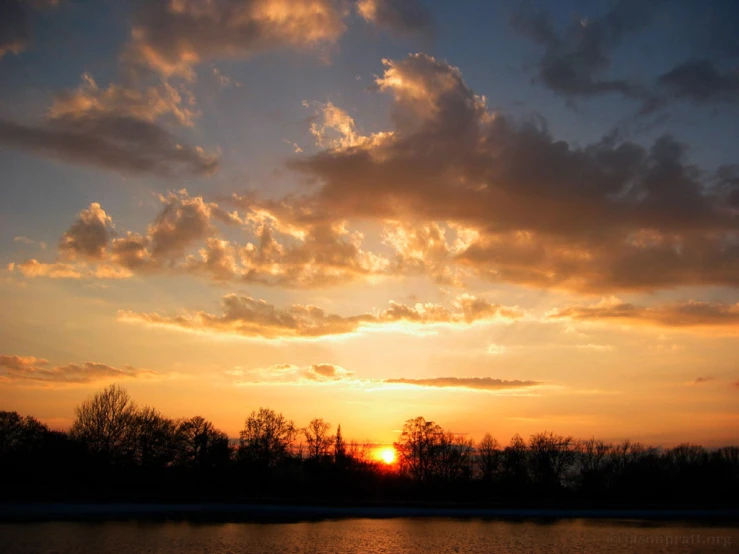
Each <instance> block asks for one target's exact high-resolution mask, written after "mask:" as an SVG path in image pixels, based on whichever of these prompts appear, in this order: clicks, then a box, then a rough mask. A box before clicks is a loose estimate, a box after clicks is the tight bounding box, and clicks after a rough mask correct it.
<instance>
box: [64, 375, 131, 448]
mask: <svg viewBox="0 0 739 554" xmlns="http://www.w3.org/2000/svg"><path fill="white" fill-rule="evenodd" d="M75 412H76V415H77V418H76V419H75V421H74V423H73V424H72V429H71V430H70V435H71V436H72V437H73V438H75V439H77V440H80V441H83V442H84V443H86V444H87V446H88V448H89V449H90V450H91V451H92V452H97V453H101V454H108V455H122V454H125V452H126V451H127V449H128V441H129V439H130V432H131V427H132V424H133V421H134V417H135V415H136V406H135V404H134V403H133V401H132V400H131V398H130V397H129V396H128V393H127V392H126V391H125V390H124V389H122V388H121V387H119V386H118V385H110V386H109V387H107V388H105V389H103V390H102V391H100V392H98V393H95V394H94V395H92V396H91V397H90V398H88V399H87V400H85V401H84V402H83V403H82V404H80V405H79V406H77V409H76V410H75Z"/></svg>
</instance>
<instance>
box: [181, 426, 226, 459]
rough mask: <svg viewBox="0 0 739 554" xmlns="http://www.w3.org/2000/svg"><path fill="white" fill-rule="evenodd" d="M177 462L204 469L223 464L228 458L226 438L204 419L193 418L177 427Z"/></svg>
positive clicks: (224, 434)
mask: <svg viewBox="0 0 739 554" xmlns="http://www.w3.org/2000/svg"><path fill="white" fill-rule="evenodd" d="M176 436H177V444H178V452H177V462H178V463H179V464H181V465H185V466H192V467H199V468H206V467H216V466H219V465H223V464H225V463H226V462H227V461H228V459H229V456H230V450H229V444H228V436H227V435H226V433H224V432H223V431H220V430H218V429H216V428H215V426H214V425H213V424H212V423H211V422H210V421H207V420H206V419H204V418H202V417H200V416H195V417H191V418H190V419H185V420H182V421H180V422H179V423H178V425H177V431H176Z"/></svg>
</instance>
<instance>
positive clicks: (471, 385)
mask: <svg viewBox="0 0 739 554" xmlns="http://www.w3.org/2000/svg"><path fill="white" fill-rule="evenodd" d="M384 382H385V383H389V384H399V385H412V386H416V387H433V388H456V389H472V390H486V391H500V390H506V389H520V388H526V387H536V386H540V385H542V384H543V383H540V382H538V381H517V380H511V381H506V380H504V379H493V378H492V377H435V378H432V379H406V378H398V379H385V381H384Z"/></svg>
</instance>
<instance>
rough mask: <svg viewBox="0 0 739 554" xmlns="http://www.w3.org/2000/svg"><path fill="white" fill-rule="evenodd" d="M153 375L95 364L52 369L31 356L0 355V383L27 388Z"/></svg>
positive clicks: (43, 361) (133, 368)
mask: <svg viewBox="0 0 739 554" xmlns="http://www.w3.org/2000/svg"><path fill="white" fill-rule="evenodd" d="M155 375H156V374H155V373H154V372H152V371H148V370H144V369H136V368H135V367H131V366H123V367H122V368H117V367H113V366H109V365H105V364H100V363H96V362H84V363H82V364H67V365H64V366H56V367H51V366H50V364H49V362H48V361H47V360H43V359H40V358H35V357H34V356H9V355H0V381H5V382H9V383H20V384H27V385H64V384H88V383H97V382H100V381H111V380H119V379H133V378H142V377H153V376H155Z"/></svg>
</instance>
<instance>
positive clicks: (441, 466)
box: [432, 431, 475, 481]
mask: <svg viewBox="0 0 739 554" xmlns="http://www.w3.org/2000/svg"><path fill="white" fill-rule="evenodd" d="M474 451H475V448H474V445H473V442H472V440H471V439H467V438H465V437H464V436H462V435H459V434H456V433H450V432H445V431H442V432H441V433H439V435H438V436H437V438H436V444H435V445H434V447H433V449H432V453H433V458H434V462H433V477H434V478H435V479H439V480H441V481H456V480H459V479H469V478H470V477H471V476H472V465H473V454H474Z"/></svg>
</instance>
